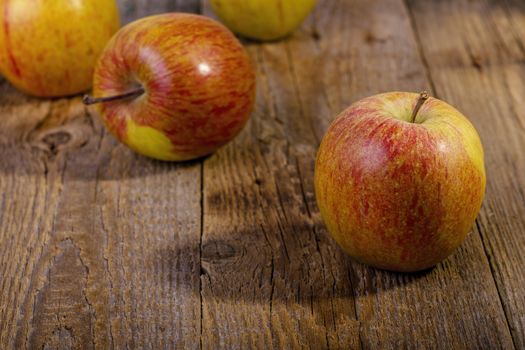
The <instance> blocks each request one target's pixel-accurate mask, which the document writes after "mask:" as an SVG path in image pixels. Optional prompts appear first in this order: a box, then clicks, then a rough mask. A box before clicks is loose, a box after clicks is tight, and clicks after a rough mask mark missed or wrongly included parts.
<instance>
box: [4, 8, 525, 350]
mask: <svg viewBox="0 0 525 350" xmlns="http://www.w3.org/2000/svg"><path fill="white" fill-rule="evenodd" d="M120 5H121V9H122V14H123V18H124V19H125V21H126V22H129V21H131V20H132V19H135V18H138V17H141V16H145V15H147V14H152V13H158V12H164V11H177V10H179V11H192V12H204V13H206V14H209V13H210V11H209V8H208V5H207V4H199V1H197V0H194V1H182V0H155V1H145V0H127V1H125V0H122V1H120ZM245 44H246V48H247V50H248V51H249V54H250V56H251V58H252V60H253V62H254V64H255V67H256V69H257V75H258V90H257V95H258V96H257V101H258V102H257V106H256V110H255V112H254V113H253V116H252V118H251V121H250V123H249V124H248V125H247V127H246V129H245V130H244V131H243V132H242V134H241V135H240V136H239V137H237V138H236V139H235V141H234V142H232V143H231V144H229V145H228V146H227V147H224V148H223V149H221V150H220V151H218V152H217V153H216V154H214V155H213V156H211V157H208V158H206V159H203V160H200V161H194V162H188V163H183V164H169V163H163V162H158V161H152V160H149V159H146V158H143V157H141V156H138V155H136V154H134V153H132V152H131V151H129V150H128V149H127V148H125V147H124V146H122V145H120V144H119V143H118V142H117V141H116V140H115V139H114V138H113V137H111V136H110V135H108V133H106V132H105V131H104V129H103V127H102V126H101V124H100V122H99V120H98V118H97V116H96V115H94V114H92V113H91V112H90V110H88V109H86V108H85V107H84V106H83V105H82V104H81V101H80V97H74V98H70V99H56V100H42V99H35V98H31V97H28V96H25V95H23V94H21V93H19V92H17V91H16V90H14V88H13V87H12V86H11V85H9V83H7V82H5V81H2V82H1V83H0V118H1V121H2V128H1V131H0V159H1V161H0V192H1V197H0V217H1V221H0V223H1V224H0V225H1V226H0V227H1V230H0V344H1V346H0V348H3V349H9V348H17V349H21V348H38V349H40V348H44V349H55V348H70V347H73V348H87V349H89V348H97V349H106V348H117V349H123V348H130V349H132V348H136V349H139V348H151V349H162V348H179V349H182V348H201V347H202V348H206V349H215V348H224V349H246V348H259V349H268V348H283V349H291V348H312V349H321V348H333V349H337V348H341V349H359V348H373V349H379V348H389V349H401V348H418V349H421V348H442V349H462V348H465V349H496V348H504V349H524V348H525V291H524V287H525V272H524V270H525V65H524V62H525V3H524V2H523V1H520V0H504V1H498V0H483V1H481V0H480V1H469V0H446V1H445V0H442V1H437V0H436V1H430V0H411V1H407V2H403V1H402V0H373V1H365V0H321V1H320V4H319V6H318V8H317V10H316V12H315V13H314V15H313V16H311V17H310V18H309V19H308V20H307V22H306V23H305V25H304V26H303V28H302V29H301V30H300V31H298V32H297V33H295V34H294V35H293V36H292V37H291V38H289V39H288V40H285V41H280V42H275V43H268V44H259V43H254V42H246V43H245ZM423 89H428V90H429V91H431V92H432V93H433V95H435V96H437V97H439V98H442V99H444V100H446V101H448V102H449V103H451V104H453V105H455V106H456V107H457V108H458V109H460V110H461V111H463V112H464V113H465V114H466V115H467V116H468V117H470V118H471V120H472V122H473V123H474V124H475V126H476V127H477V129H478V130H479V132H480V135H481V138H482V140H483V143H484V145H485V151H486V166H487V171H488V187H487V194H486V198H485V201H484V205H483V208H482V210H481V213H480V215H479V217H478V219H477V221H476V224H475V226H474V227H473V229H472V232H471V234H470V235H469V236H468V238H467V240H466V242H465V243H464V244H463V245H462V246H461V248H460V249H458V250H457V251H456V252H455V254H454V255H452V256H451V257H450V258H448V259H447V260H446V261H444V262H443V263H441V264H439V265H438V266H437V267H436V268H434V269H432V270H430V271H427V272H424V273H418V274H398V273H390V272H385V271H379V270H376V269H373V268H368V267H366V266H363V265H360V264H358V263H356V262H354V261H352V260H351V259H350V258H348V257H346V256H345V255H344V254H343V253H342V252H341V250H340V249H339V248H338V247H337V246H336V245H335V244H334V242H333V241H332V240H331V239H330V238H329V237H328V236H327V232H326V229H325V227H324V225H323V223H322V220H321V217H320V215H319V211H318V209H317V207H316V204H315V198H314V192H313V183H312V177H313V170H314V157H315V154H316V149H317V146H318V145H319V140H320V138H321V137H322V135H323V133H324V131H325V130H326V129H327V127H328V125H329V123H330V121H331V120H333V118H334V117H335V116H336V115H337V113H338V112H339V111H341V110H342V109H343V108H345V107H347V106H348V105H350V104H351V103H352V102H353V101H356V100H357V99H359V98H361V97H365V96H367V95H371V94H374V93H378V92H383V91H388V90H410V91H420V90H423Z"/></svg>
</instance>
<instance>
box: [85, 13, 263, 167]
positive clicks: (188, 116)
mask: <svg viewBox="0 0 525 350" xmlns="http://www.w3.org/2000/svg"><path fill="white" fill-rule="evenodd" d="M93 93H94V96H95V97H89V96H87V97H86V98H85V101H84V102H85V103H87V104H92V103H99V104H98V107H99V112H100V114H101V116H102V119H103V121H104V123H105V125H106V126H107V128H108V129H109V131H110V132H111V133H112V134H114V135H115V136H116V137H117V138H118V139H119V140H120V141H122V142H123V143H124V144H126V145H128V146H129V147H130V148H131V149H133V150H135V151H136V152H138V153H141V154H143V155H146V156H149V157H152V158H156V159H161V160H187V159H193V158H198V157H202V156H204V155H207V154H210V153H212V152H213V151H215V150H216V149H217V148H219V147H221V146H222V145H224V144H226V143H227V142H228V141H230V140H231V139H232V138H233V137H235V135H237V134H238V133H239V132H240V131H241V129H242V128H243V126H244V125H245V123H246V121H247V120H248V118H249V116H250V114H251V111H252V109H253V105H254V101H255V72H254V69H253V68H252V65H251V63H250V60H249V58H248V55H247V53H246V52H245V50H244V48H243V47H242V46H241V44H240V43H239V41H238V40H237V39H236V38H235V36H234V35H233V34H232V33H231V32H230V31H229V30H228V29H226V28H225V27H224V26H223V25H222V24H220V23H218V22H216V21H214V20H212V19H210V18H208V17H204V16H199V15H191V14H182V13H170V14H162V15H157V16H152V17H147V18H143V19H140V20H138V21H136V22H133V23H130V24H128V25H127V26H125V27H124V28H122V29H121V30H120V31H119V32H118V33H117V34H116V35H115V36H114V37H113V38H112V39H111V40H110V42H109V43H108V45H107V47H106V49H105V50H104V52H103V53H102V55H101V56H100V59H99V61H98V64H97V67H96V69H95V74H94V83H93Z"/></svg>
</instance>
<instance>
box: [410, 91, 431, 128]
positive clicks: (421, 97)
mask: <svg viewBox="0 0 525 350" xmlns="http://www.w3.org/2000/svg"><path fill="white" fill-rule="evenodd" d="M429 97H430V95H429V94H428V92H426V91H422V92H420V93H419V98H418V100H417V103H416V106H415V107H414V110H413V111H412V117H411V122H412V123H413V122H414V121H415V120H416V116H417V113H418V112H419V109H420V108H421V106H423V103H425V101H426V100H428V98H429Z"/></svg>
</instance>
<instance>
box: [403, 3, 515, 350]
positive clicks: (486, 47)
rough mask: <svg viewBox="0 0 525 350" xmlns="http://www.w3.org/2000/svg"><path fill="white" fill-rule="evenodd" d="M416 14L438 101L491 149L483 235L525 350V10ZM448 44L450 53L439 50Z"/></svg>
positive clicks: (426, 6)
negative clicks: (440, 16) (468, 122)
mask: <svg viewBox="0 0 525 350" xmlns="http://www.w3.org/2000/svg"><path fill="white" fill-rule="evenodd" d="M411 8H412V13H413V17H414V20H415V23H416V25H417V28H418V31H419V32H420V36H421V38H422V39H421V45H422V47H423V51H424V55H425V57H426V60H427V62H428V66H429V70H430V73H431V75H432V78H433V81H434V82H435V85H436V90H437V93H438V95H439V96H440V97H442V98H444V99H446V100H448V101H450V103H452V104H454V105H456V106H457V107H458V108H459V109H460V110H462V111H463V112H464V113H465V115H467V116H469V117H470V118H471V120H472V122H473V123H474V124H475V126H476V127H477V129H478V131H479V133H480V136H481V139H482V141H483V144H484V145H485V158H486V165H487V173H488V175H487V177H488V185H487V194H486V198H485V202H484V205H483V208H482V211H481V213H480V216H479V218H478V221H477V230H478V231H479V232H480V235H481V238H482V240H483V245H484V248H485V250H486V253H487V256H488V259H489V262H490V267H491V270H492V274H493V277H494V279H495V282H496V285H497V288H498V292H499V297H500V299H501V303H502V305H503V308H504V309H505V315H506V319H507V322H508V325H509V328H510V330H511V333H512V337H513V340H514V346H515V347H516V348H517V349H522V348H525V317H524V315H525V292H524V290H523V286H525V256H524V255H523V252H524V251H525V236H524V234H525V192H524V189H525V177H524V176H523V174H524V173H525V153H523V150H524V147H525V112H524V111H525V101H524V100H523V96H525V83H524V80H523V77H524V76H525V67H524V65H523V61H524V59H525V22H524V19H525V4H524V3H523V2H520V1H486V2H471V1H443V2H432V1H413V2H411ZM445 12H446V13H450V14H453V15H452V16H450V17H447V18H446V22H445V23H444V22H443V21H442V20H441V21H438V20H436V15H435V14H436V13H438V14H439V13H445ZM467 14H468V15H467ZM459 18H461V19H462V20H459ZM446 39H448V44H447V47H443V46H442V45H436V43H439V42H445V41H446Z"/></svg>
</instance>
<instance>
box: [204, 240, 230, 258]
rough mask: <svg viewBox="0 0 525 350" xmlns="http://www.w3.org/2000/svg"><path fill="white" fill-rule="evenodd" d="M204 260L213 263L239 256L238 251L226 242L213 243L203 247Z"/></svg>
mask: <svg viewBox="0 0 525 350" xmlns="http://www.w3.org/2000/svg"><path fill="white" fill-rule="evenodd" d="M201 254H202V260H205V261H209V262H213V261H217V260H224V259H229V258H232V257H234V256H236V255H237V251H236V249H235V248H234V247H233V246H232V245H231V244H229V243H226V242H224V241H211V242H208V243H206V244H204V245H203V246H202V253H201Z"/></svg>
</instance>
